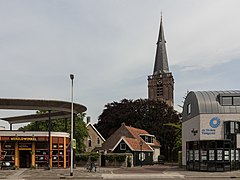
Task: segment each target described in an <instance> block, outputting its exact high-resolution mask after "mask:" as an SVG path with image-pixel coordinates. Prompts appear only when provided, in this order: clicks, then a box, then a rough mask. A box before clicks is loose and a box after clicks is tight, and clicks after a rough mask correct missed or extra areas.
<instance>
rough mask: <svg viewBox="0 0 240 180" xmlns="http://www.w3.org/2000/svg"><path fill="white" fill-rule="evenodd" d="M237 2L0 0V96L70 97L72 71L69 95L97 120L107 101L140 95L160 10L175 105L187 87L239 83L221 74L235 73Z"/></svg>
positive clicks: (143, 93)
mask: <svg viewBox="0 0 240 180" xmlns="http://www.w3.org/2000/svg"><path fill="white" fill-rule="evenodd" d="M239 6H240V1H237V0H231V1H227V0H212V1H208V0H203V1H190V0H182V1H177V0H172V1H162V0H152V1H144V0H132V1H127V0H121V1H109V0H102V1H97V0H93V1H88V0H82V1H78V0H72V1H65V0H52V1H49V0H43V1H30V0H22V1H17V0H16V1H7V0H2V1H1V2H0V22H1V29H0V63H1V66H0V72H1V78H0V82H1V96H2V97H16V98H43V99H62V100H70V79H69V74H70V73H74V74H75V80H74V92H75V94H74V97H75V101H76V102H79V103H82V104H84V105H86V106H87V107H88V111H87V114H88V115H91V116H92V119H94V120H95V121H96V120H97V117H98V116H99V115H100V113H101V112H102V110H103V107H104V105H105V104H107V103H109V102H112V101H114V100H116V101H118V100H120V99H122V98H130V99H137V98H146V97H147V76H148V75H151V74H152V70H153V63H154V58H155V51H156V41H157V36H158V32H159V21H160V12H161V11H163V23H164V24H163V25H164V31H165V37H166V40H167V51H168V57H169V65H170V69H171V71H172V72H173V75H174V78H175V98H176V100H175V103H176V104H178V103H180V102H181V100H182V99H181V98H182V96H183V95H184V93H185V92H186V90H190V89H198V88H201V89H213V88H215V89H217V88H230V89H231V88H237V85H236V83H235V82H233V81H231V80H226V82H224V83H221V78H222V79H223V78H226V77H228V78H229V79H235V76H237V75H238V71H236V69H235V68H236V67H238V66H239V64H238V63H237V61H236V60H237V59H239V57H240V54H239V47H240V42H239V41H237V37H238V33H239V31H240V22H239V21H238V19H237V17H239V15H240V11H239V10H238V7H239ZM231 64H234V65H235V66H234V67H233V66H231ZM222 66H223V67H228V68H227V69H224V68H222ZM233 69H235V70H234V71H233ZM233 72H234V74H233ZM216 82H217V83H218V84H216ZM3 114H4V115H5V114H6V113H2V111H0V117H2V115H3ZM8 114H9V115H11V114H12V113H10V112H9V113H8ZM0 124H1V123H0Z"/></svg>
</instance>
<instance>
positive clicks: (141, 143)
mask: <svg viewBox="0 0 240 180" xmlns="http://www.w3.org/2000/svg"><path fill="white" fill-rule="evenodd" d="M139 145H140V165H141V167H142V159H143V157H142V146H143V142H142V141H140V142H139Z"/></svg>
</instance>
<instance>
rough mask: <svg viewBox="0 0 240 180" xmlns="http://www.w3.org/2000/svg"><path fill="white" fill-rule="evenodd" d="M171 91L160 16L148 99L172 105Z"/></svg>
mask: <svg viewBox="0 0 240 180" xmlns="http://www.w3.org/2000/svg"><path fill="white" fill-rule="evenodd" d="M173 91H174V79H173V75H172V73H171V72H170V71H169V66H168V58H167V49H166V41H165V37H164V31H163V22H162V17H161V21H160V30H159V35H158V41H157V50H156V56H155V64H154V69H153V74H152V75H150V76H148V99H150V100H155V101H157V100H163V101H165V102H166V103H167V104H168V105H169V106H173V105H174V97H173V95H174V92H173Z"/></svg>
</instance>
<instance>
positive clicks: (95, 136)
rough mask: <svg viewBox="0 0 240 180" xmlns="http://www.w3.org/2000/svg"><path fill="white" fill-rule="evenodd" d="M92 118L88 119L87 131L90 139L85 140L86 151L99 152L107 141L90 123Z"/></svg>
mask: <svg viewBox="0 0 240 180" xmlns="http://www.w3.org/2000/svg"><path fill="white" fill-rule="evenodd" d="M90 121H91V120H90V117H87V125H86V127H87V130H88V137H87V138H85V139H84V144H85V147H86V148H85V151H86V152H91V151H98V149H99V148H100V147H102V144H103V143H104V142H105V139H104V138H103V137H102V135H101V134H100V133H99V132H98V130H97V129H96V128H95V127H94V126H93V125H92V123H91V122H90Z"/></svg>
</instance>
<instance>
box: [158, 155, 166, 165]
mask: <svg viewBox="0 0 240 180" xmlns="http://www.w3.org/2000/svg"><path fill="white" fill-rule="evenodd" d="M158 162H159V163H160V164H164V162H165V156H164V155H159V156H158Z"/></svg>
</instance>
